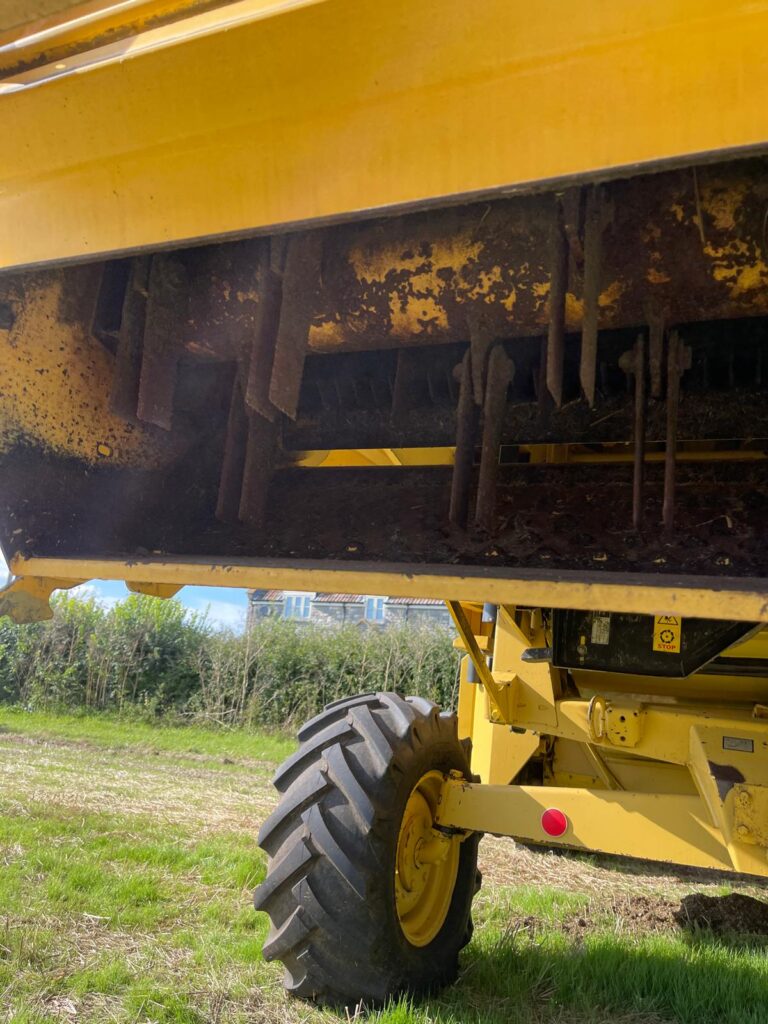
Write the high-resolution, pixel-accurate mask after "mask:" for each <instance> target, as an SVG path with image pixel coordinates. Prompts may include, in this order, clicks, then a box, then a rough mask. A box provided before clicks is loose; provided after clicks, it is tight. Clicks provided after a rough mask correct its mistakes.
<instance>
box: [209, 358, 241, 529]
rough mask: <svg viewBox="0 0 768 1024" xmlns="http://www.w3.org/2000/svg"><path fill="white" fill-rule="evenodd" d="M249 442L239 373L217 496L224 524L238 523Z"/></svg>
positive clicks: (234, 385) (233, 393) (218, 513)
mask: <svg viewBox="0 0 768 1024" xmlns="http://www.w3.org/2000/svg"><path fill="white" fill-rule="evenodd" d="M247 439H248V416H247V415H246V411H245V399H244V395H243V387H242V382H241V380H240V370H239V368H238V370H237V372H236V373H235V377H234V380H233V382H232V397H231V399H230V403H229V417H228V419H227V433H226V438H225V441H224V457H223V459H222V464H221V476H220V477H219V493H218V498H217V501H216V518H217V519H219V520H220V521H221V522H224V523H233V522H237V518H238V513H239V508H240V496H241V493H242V488H243V472H244V467H245V450H246V443H247Z"/></svg>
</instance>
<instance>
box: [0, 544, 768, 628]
mask: <svg viewBox="0 0 768 1024" xmlns="http://www.w3.org/2000/svg"><path fill="white" fill-rule="evenodd" d="M11 570H12V572H13V573H14V575H16V576H48V577H53V578H56V579H60V578H64V579H68V578H69V579H77V580H83V579H106V580H133V581H136V582H139V583H177V584H179V585H180V586H190V585H191V586H209V587H267V588H274V589H281V590H315V591H317V590H322V591H329V592H337V591H338V592H344V593H351V594H388V595H390V596H392V597H433V598H437V599H438V600H456V601H464V602H467V601H480V602H482V601H489V602H493V603H494V604H509V605H518V606H521V607H524V608H584V609H596V610H605V611H612V612H634V613H637V614H645V615H674V614H678V615H682V616H686V615H687V616H690V617H691V618H705V619H739V620H743V621H744V622H768V588H767V586H766V582H765V581H764V580H754V579H745V580H734V579H727V580H723V579H717V578H707V577H680V576H678V577H671V578H670V577H666V576H663V575H658V576H654V575H650V574H640V573H638V574H637V575H636V576H635V575H631V576H629V575H626V574H621V573H610V572H606V573H568V572H552V571H547V570H541V571H536V570H523V569H489V568H485V567H478V568H475V569H467V568H464V569H462V570H457V568H456V567H455V566H435V565H402V566H397V567H396V568H395V567H392V566H390V567H386V568H382V566H381V565H378V564H376V563H375V562H369V563H361V562H357V563H354V565H351V564H350V563H343V562H332V561H320V560H318V561H303V562H301V563H299V564H298V565H296V566H291V565H287V564H286V563H285V562H279V561H277V560H275V559H260V560H256V559H252V560H251V559H242V558H240V559H237V558H230V559H222V558H204V557H202V556H201V557H197V558H194V559H190V558H187V559H185V558H169V557H166V558H156V559H155V558H135V559H131V560H130V561H122V560H120V559H108V558H102V559H99V558H37V557H31V558H24V557H23V556H20V555H16V556H15V557H13V558H11Z"/></svg>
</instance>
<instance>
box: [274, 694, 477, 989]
mask: <svg viewBox="0 0 768 1024" xmlns="http://www.w3.org/2000/svg"><path fill="white" fill-rule="evenodd" d="M299 740H300V743H301V745H300V747H299V750H298V751H297V753H296V754H294V755H293V756H292V757H290V758H289V759H288V760H287V761H286V762H285V763H284V764H283V765H282V767H281V768H280V769H279V771H278V773H277V776H276V777H275V780H274V783H275V786H276V787H277V789H278V790H279V792H280V793H281V794H282V795H281V799H280V803H279V805H278V807H277V810H275V811H274V812H273V814H271V815H270V817H269V818H268V819H267V820H266V821H265V822H264V825H263V826H262V829H261V832H260V833H259V845H260V846H261V847H262V848H263V849H264V850H265V851H266V853H267V854H268V857H269V862H268V867H267V877H266V879H265V881H264V882H263V883H262V885H261V886H259V888H258V889H257V891H256V895H255V905H256V909H257V910H263V911H266V913H267V914H269V917H270V919H271V922H272V927H271V928H270V931H269V935H268V936H267V941H266V943H265V946H264V956H265V958H266V959H268V960H276V959H277V960H282V962H283V964H284V965H285V986H286V988H287V989H288V991H289V992H292V993H294V994H295V995H298V996H301V997H304V998H309V999H314V1000H317V1001H319V1002H323V1003H329V1004H333V1005H340V1004H341V1005H347V1006H349V1005H357V1004H359V1003H363V1004H365V1005H375V1004H379V1003H381V1002H382V1001H384V1000H386V999H387V997H389V996H391V995H395V994H396V993H398V992H403V991H406V992H411V993H420V992H425V991H430V990H433V989H436V988H438V987H440V986H442V985H445V984H448V983H449V982H451V981H453V980H454V979H455V977H456V972H457V969H458V954H459V950H460V949H461V948H462V946H464V945H465V944H466V943H467V942H468V941H469V938H470V936H471V934H472V924H471V919H470V907H471V903H472V898H473V896H474V895H475V892H476V891H477V888H478V886H479V874H478V872H477V842H478V837H477V836H475V835H470V836H464V835H455V834H450V833H445V832H440V831H436V830H434V829H433V828H432V822H433V815H434V813H435V810H436V805H437V799H438V795H439V790H440V783H441V781H442V778H443V775H444V774H445V773H448V772H451V771H454V772H460V773H461V774H462V775H463V776H465V777H466V778H467V779H469V778H470V769H469V762H468V759H467V753H466V750H465V748H464V746H463V745H462V744H461V743H460V742H459V739H458V736H457V731H456V718H455V716H454V715H452V714H448V713H446V712H442V713H441V712H440V710H439V709H438V708H437V707H436V705H434V704H432V703H431V702H430V701H428V700H424V699H422V698H420V697H409V698H405V699H404V698H402V697H398V696H397V695H396V694H394V693H375V694H374V693H371V694H363V695H361V696H359V697H352V698H349V699H346V700H342V701H337V702H336V703H335V704H329V705H328V707H327V708H326V709H325V710H324V711H323V712H322V713H321V714H320V715H318V716H317V717H316V718H313V719H312V720H311V721H310V722H308V723H307V724H306V725H305V726H304V727H303V728H302V729H301V731H300V732H299Z"/></svg>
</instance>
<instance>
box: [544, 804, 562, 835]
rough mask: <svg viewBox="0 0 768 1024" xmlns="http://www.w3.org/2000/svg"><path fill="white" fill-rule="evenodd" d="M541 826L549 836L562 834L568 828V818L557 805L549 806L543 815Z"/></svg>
mask: <svg viewBox="0 0 768 1024" xmlns="http://www.w3.org/2000/svg"><path fill="white" fill-rule="evenodd" d="M541 827H542V828H543V829H544V831H545V832H546V833H547V835H548V836H562V835H564V834H565V832H566V830H567V829H568V819H567V818H566V816H565V815H564V814H563V812H562V811H558V810H557V808H556V807H549V808H548V809H547V810H546V811H544V813H543V814H542V816H541Z"/></svg>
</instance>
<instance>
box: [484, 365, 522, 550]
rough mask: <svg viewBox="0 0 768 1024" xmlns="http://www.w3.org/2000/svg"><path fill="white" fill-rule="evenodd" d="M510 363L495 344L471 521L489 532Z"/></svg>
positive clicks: (489, 370)
mask: <svg viewBox="0 0 768 1024" xmlns="http://www.w3.org/2000/svg"><path fill="white" fill-rule="evenodd" d="M514 369H515V367H514V363H513V362H512V360H511V359H510V358H509V357H508V356H507V353H506V352H505V351H504V347H503V345H496V346H495V347H494V348H493V349H492V350H491V354H490V357H489V359H488V376H487V379H486V386H485V402H484V404H483V440H482V449H481V454H480V477H479V480H478V485H477V504H476V506H475V522H476V523H477V525H478V526H479V527H481V528H483V529H486V530H489V531H490V530H491V528H492V526H493V513H494V509H495V507H496V482H497V479H498V475H499V446H500V444H501V429H502V422H503V417H504V407H505V405H506V398H507V389H508V387H509V384H510V381H511V380H512V377H513V374H514Z"/></svg>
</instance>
